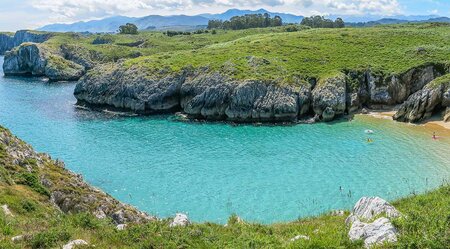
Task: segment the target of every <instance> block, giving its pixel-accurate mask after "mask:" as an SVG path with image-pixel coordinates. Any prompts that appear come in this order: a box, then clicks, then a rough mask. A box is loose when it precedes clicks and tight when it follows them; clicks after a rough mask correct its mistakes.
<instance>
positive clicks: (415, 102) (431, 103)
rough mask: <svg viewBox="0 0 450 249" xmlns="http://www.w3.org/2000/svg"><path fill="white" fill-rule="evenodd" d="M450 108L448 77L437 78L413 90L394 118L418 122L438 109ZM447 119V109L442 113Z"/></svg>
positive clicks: (449, 83)
mask: <svg viewBox="0 0 450 249" xmlns="http://www.w3.org/2000/svg"><path fill="white" fill-rule="evenodd" d="M446 108H447V110H449V109H450V77H449V75H446V76H443V77H440V78H437V79H436V80H434V81H432V82H430V83H428V84H427V85H426V86H425V87H423V88H422V89H420V90H419V91H417V92H415V93H414V94H412V95H411V96H409V98H408V99H407V100H406V101H405V102H404V103H403V104H402V105H401V106H400V108H399V110H398V111H397V113H396V114H395V115H394V119H395V120H398V121H402V122H419V121H422V120H425V119H427V118H429V117H431V116H432V115H433V114H434V113H435V112H437V111H439V110H444V109H446ZM443 119H444V121H448V119H449V117H448V116H447V111H446V112H444V115H443Z"/></svg>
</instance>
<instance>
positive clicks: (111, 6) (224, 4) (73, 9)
mask: <svg viewBox="0 0 450 249" xmlns="http://www.w3.org/2000/svg"><path fill="white" fill-rule="evenodd" d="M229 8H242V9H244V8H245V9H259V8H265V9H268V10H270V11H279V12H288V13H293V14H300V15H305V16H307V15H312V14H323V15H326V14H339V15H368V14H371V15H386V16H389V15H397V14H402V15H428V14H436V15H441V16H450V0H245V1H238V0H0V30H2V31H14V30H17V29H25V28H36V27H40V26H43V25H45V24H49V23H55V22H59V23H68V22H75V21H80V20H91V19H99V18H103V17H108V16H114V15H126V16H145V15H151V14H159V15H173V14H187V15H194V14H200V13H205V12H206V13H219V12H223V11H225V10H227V9H229Z"/></svg>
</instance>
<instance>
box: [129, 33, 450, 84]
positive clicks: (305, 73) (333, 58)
mask: <svg viewBox="0 0 450 249" xmlns="http://www.w3.org/2000/svg"><path fill="white" fill-rule="evenodd" d="M449 30H450V25H449V24H420V25H393V26H381V27H373V28H360V29H358V28H346V29H311V30H303V31H299V32H290V33H286V32H284V33H268V34H257V35H253V36H247V37H244V38H241V39H237V40H233V41H229V42H222V43H219V44H214V45H210V46H206V47H203V48H201V49H194V50H182V51H170V52H166V53H158V54H154V55H152V56H147V57H140V58H137V59H133V60H129V61H127V65H128V66H132V65H140V66H143V67H145V68H148V69H149V70H152V71H154V72H158V71H159V70H160V69H161V68H164V69H165V71H167V70H170V71H178V70H180V69H182V68H183V67H185V66H188V65H192V66H194V67H202V66H208V67H209V68H210V69H211V70H214V71H215V70H218V71H221V72H224V73H227V74H229V75H230V76H232V77H234V78H236V79H270V80H277V81H279V82H285V83H292V82H295V81H294V78H295V77H296V76H301V77H316V78H325V77H328V76H334V75H336V74H338V73H339V72H341V71H342V70H345V69H359V68H368V67H371V68H373V69H374V70H380V71H382V72H384V73H387V74H388V73H401V72H404V71H406V70H408V69H410V68H412V67H415V66H418V65H421V64H424V63H427V62H436V63H437V62H439V63H449V61H450V32H449Z"/></svg>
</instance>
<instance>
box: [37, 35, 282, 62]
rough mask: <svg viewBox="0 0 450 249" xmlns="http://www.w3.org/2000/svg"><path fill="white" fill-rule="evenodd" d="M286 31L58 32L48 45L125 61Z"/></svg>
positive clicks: (110, 59)
mask: <svg viewBox="0 0 450 249" xmlns="http://www.w3.org/2000/svg"><path fill="white" fill-rule="evenodd" d="M282 31H284V29H283V28H266V29H248V30H239V31H226V30H217V31H216V34H212V33H211V32H209V33H203V34H191V35H177V36H173V37H169V36H167V35H164V34H163V32H156V31H155V32H140V33H139V34H138V35H120V34H114V35H112V34H104V35H89V36H84V35H80V34H77V33H54V34H55V35H54V36H53V37H52V38H51V39H50V40H48V41H47V42H45V44H46V45H48V46H50V47H52V48H59V47H60V46H61V45H63V44H65V45H72V46H77V47H79V48H81V49H87V50H89V51H92V52H95V53H98V54H99V55H100V57H101V58H100V59H101V60H103V61H116V60H118V59H121V58H132V57H136V56H145V55H153V54H156V53H161V52H173V51H179V50H192V49H199V48H202V47H205V46H208V45H212V44H218V43H223V42H228V41H232V40H236V39H239V38H242V37H246V36H250V35H254V34H264V33H277V32H282ZM96 39H101V40H104V41H106V42H107V43H106V44H94V40H96Z"/></svg>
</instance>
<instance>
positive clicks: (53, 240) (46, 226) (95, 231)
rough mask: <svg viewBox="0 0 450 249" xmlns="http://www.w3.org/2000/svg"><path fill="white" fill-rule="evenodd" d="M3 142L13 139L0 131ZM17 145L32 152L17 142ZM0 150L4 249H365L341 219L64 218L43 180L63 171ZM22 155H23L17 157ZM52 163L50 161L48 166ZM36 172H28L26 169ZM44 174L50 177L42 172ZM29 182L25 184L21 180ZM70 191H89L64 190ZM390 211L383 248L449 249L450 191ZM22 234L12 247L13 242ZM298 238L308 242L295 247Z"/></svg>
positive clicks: (60, 178) (60, 177)
mask: <svg viewBox="0 0 450 249" xmlns="http://www.w3.org/2000/svg"><path fill="white" fill-rule="evenodd" d="M0 132H2V133H3V136H5V135H6V137H8V136H9V137H11V138H12V135H11V134H10V133H9V132H8V131H7V130H6V129H4V128H2V127H1V126H0ZM19 143H21V144H20V146H19V148H22V147H21V146H27V145H26V144H25V143H23V142H21V141H20V140H19ZM5 148H6V147H5V144H3V143H0V205H4V204H6V205H8V207H9V209H10V210H11V211H12V213H13V215H14V216H8V215H5V214H4V213H3V212H2V210H0V248H61V246H62V245H64V244H65V243H67V242H68V241H69V240H73V239H83V240H85V241H87V242H88V243H89V244H90V245H89V246H88V247H86V248H94V246H95V248H362V245H363V244H362V242H361V241H356V242H351V241H350V240H349V239H348V237H347V233H348V229H349V228H348V227H346V225H345V222H344V220H345V218H346V216H347V215H348V212H346V215H344V216H333V215H322V216H319V217H312V218H305V219H299V220H297V221H293V222H290V223H280V224H272V225H262V224H257V223H246V222H239V221H238V219H236V217H235V216H233V217H230V220H229V222H228V226H223V225H220V224H214V223H201V224H196V223H194V224H192V225H189V226H187V227H174V228H170V227H169V223H170V220H169V219H164V220H159V221H152V222H148V223H146V224H134V225H133V224H131V225H129V226H128V227H127V228H126V229H125V230H122V231H119V230H117V229H116V226H115V224H114V223H113V222H112V221H111V220H109V219H97V218H95V217H94V216H92V215H91V214H89V213H83V212H79V213H69V214H65V213H62V212H61V211H59V210H58V209H56V208H55V206H54V205H53V204H52V203H51V201H50V200H49V197H48V190H49V189H48V188H47V187H44V186H43V185H42V184H41V183H40V181H39V179H41V176H42V174H46V175H51V179H52V182H53V183H54V184H62V185H65V184H67V183H66V182H69V181H70V179H69V178H70V176H68V175H67V172H66V171H65V170H64V169H63V168H61V167H60V166H58V165H47V167H44V168H37V167H36V164H37V163H40V162H36V161H33V160H31V161H24V162H22V163H21V164H20V165H17V162H14V161H13V158H14V157H13V156H12V155H10V154H9V153H8V151H7V150H6V149H5ZM17 152H19V153H20V152H22V151H21V150H17ZM47 163H48V162H47ZM29 167H31V169H32V170H31V171H29V170H27V168H29ZM43 169H46V171H45V172H42V171H41V170H43ZM24 175H27V177H24ZM67 188H70V189H71V191H74V192H77V191H84V190H82V189H78V188H77V187H75V186H73V187H71V186H70V185H69V186H67ZM393 205H394V206H395V207H396V208H398V209H399V210H400V211H401V212H402V213H403V214H404V216H403V218H398V219H396V220H394V223H395V225H396V226H397V227H398V229H399V232H400V236H399V242H398V243H396V244H391V245H384V246H381V248H446V246H448V245H449V244H450V236H449V234H450V220H449V217H450V209H449V208H448V207H449V206H450V186H443V187H441V188H439V189H437V190H435V191H432V192H429V193H426V194H422V195H413V196H411V197H408V198H405V199H402V200H399V201H396V202H394V203H393ZM17 235H24V237H23V239H22V240H19V241H16V242H13V241H12V240H11V238H12V237H14V236H17ZM297 235H306V236H308V237H310V240H304V239H299V240H297V241H291V239H292V238H293V237H295V236H297Z"/></svg>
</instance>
